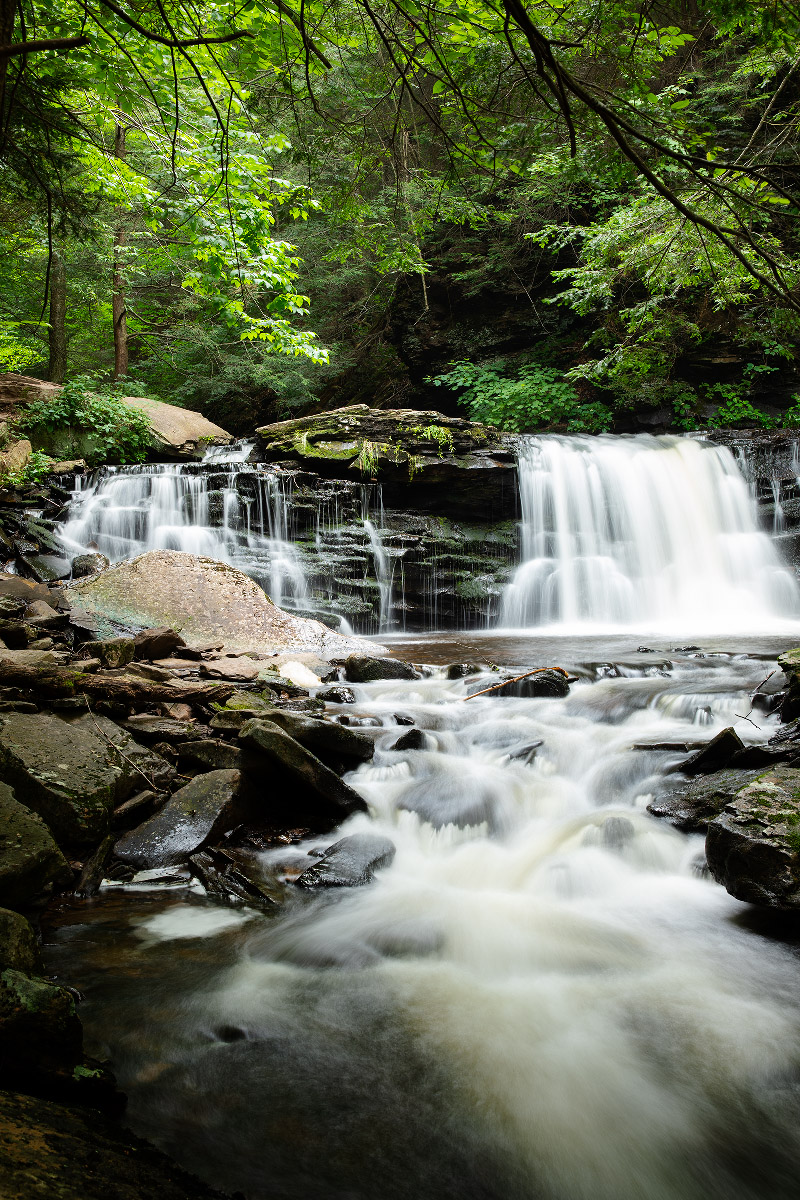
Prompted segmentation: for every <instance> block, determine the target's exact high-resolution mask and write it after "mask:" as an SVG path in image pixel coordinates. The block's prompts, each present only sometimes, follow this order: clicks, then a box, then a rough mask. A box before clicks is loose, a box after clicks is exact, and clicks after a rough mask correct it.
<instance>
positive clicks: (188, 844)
mask: <svg viewBox="0 0 800 1200" xmlns="http://www.w3.org/2000/svg"><path fill="white" fill-rule="evenodd" d="M241 786H242V776H241V773H240V772H239V771H231V770H223V771H209V772H207V773H206V774H204V775H198V776H197V777H196V778H195V779H193V780H191V782H190V783H187V784H186V786H185V787H182V788H180V790H179V791H177V792H175V793H174V795H173V796H171V797H170V799H169V800H168V801H167V803H166V804H165V805H164V806H163V808H160V809H159V810H158V812H157V813H155V814H154V816H152V817H151V818H150V819H149V820H148V821H145V823H144V824H143V825H140V826H139V827H138V828H137V829H134V830H132V831H131V832H130V833H127V834H125V836H124V837H122V838H120V840H119V841H118V842H117V844H116V846H115V847H114V853H115V854H116V856H117V858H119V859H121V860H122V861H123V862H127V863H132V864H133V865H134V866H136V867H139V868H140V869H144V870H149V869H151V868H153V867H165V866H172V865H173V864H175V863H181V862H185V861H186V859H187V858H188V857H189V855H191V854H194V853H195V852H196V851H197V850H201V849H202V848H203V846H205V845H206V843H207V842H209V841H210V840H211V839H212V838H214V837H218V836H219V835H220V834H223V833H225V832H227V830H229V829H232V828H233V827H234V825H236V824H237V823H238V820H239V817H240V792H241Z"/></svg>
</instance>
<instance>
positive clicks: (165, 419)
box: [122, 396, 233, 459]
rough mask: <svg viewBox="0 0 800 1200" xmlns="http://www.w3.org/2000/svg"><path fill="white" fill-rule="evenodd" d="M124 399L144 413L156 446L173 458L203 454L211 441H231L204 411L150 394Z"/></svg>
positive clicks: (227, 434)
mask: <svg viewBox="0 0 800 1200" xmlns="http://www.w3.org/2000/svg"><path fill="white" fill-rule="evenodd" d="M122 400H123V403H125V404H127V405H128V406H129V407H130V408H136V409H138V410H139V412H141V413H144V415H145V416H146V417H147V420H148V422H149V424H150V433H151V436H152V439H153V445H154V447H155V448H156V449H157V450H158V451H159V452H160V453H161V454H162V455H165V456H167V457H169V458H179V459H193V458H194V459H197V458H202V457H203V455H204V453H205V452H206V450H207V449H208V447H209V446H211V445H227V444H228V443H229V442H232V441H233V438H232V437H231V435H230V434H229V433H228V432H226V430H224V429H222V428H221V427H220V426H219V425H215V424H214V422H213V421H209V420H208V418H207V417H204V416H203V415H202V413H199V412H194V411H193V410H192V409H190V408H179V407H178V406H177V405H176V404H165V403H164V402H163V401H162V400H151V399H149V397H146V396H123V397H122Z"/></svg>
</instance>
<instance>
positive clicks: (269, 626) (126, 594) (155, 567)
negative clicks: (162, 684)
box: [69, 550, 374, 658]
mask: <svg viewBox="0 0 800 1200" xmlns="http://www.w3.org/2000/svg"><path fill="white" fill-rule="evenodd" d="M69 597H70V600H71V602H74V603H76V604H78V605H79V606H81V607H83V608H84V609H86V610H88V611H89V612H91V613H96V614H98V615H100V616H103V617H105V618H107V619H110V620H112V621H115V622H117V623H119V624H121V625H127V626H129V627H130V626H146V627H152V626H156V625H161V626H166V625H169V626H170V627H175V628H179V629H180V630H181V632H182V634H183V636H184V638H185V639H186V641H187V642H188V643H189V645H190V646H192V645H195V646H197V645H204V644H207V643H208V642H212V641H216V640H220V641H223V642H224V644H225V645H226V647H227V648H228V649H229V650H253V651H257V652H259V653H267V654H274V653H277V652H280V651H283V650H286V649H297V650H308V651H313V652H314V653H315V654H320V655H322V657H324V658H332V657H342V656H345V655H347V654H351V653H353V652H356V651H360V650H363V649H364V647H365V646H366V645H367V643H365V642H362V641H360V640H359V639H357V638H346V637H342V636H340V635H339V634H336V633H333V632H332V631H331V630H330V629H328V628H327V627H326V626H325V625H322V624H320V622H318V621H309V620H306V619H305V618H302V617H294V616H292V615H291V614H289V613H285V612H283V610H282V609H280V608H278V607H277V606H276V605H274V604H273V603H272V601H271V600H270V599H269V597H268V596H267V595H266V594H265V593H264V591H263V590H262V589H261V588H260V587H259V586H258V584H257V583H256V582H255V581H254V580H252V579H250V578H249V576H247V575H245V574H244V573H243V572H242V571H237V570H236V569H235V568H234V567H230V566H228V565H227V564H226V563H222V562H217V561H216V560H214V559H211V558H201V557H200V556H198V555H196V554H185V553H183V552H182V551H180V550H150V551H148V552H147V553H146V554H140V555H139V557H138V558H134V559H132V560H131V561H130V562H123V563H118V564H117V565H116V566H114V567H111V568H110V569H109V570H108V571H104V572H103V574H102V575H98V576H95V577H93V578H91V579H88V580H86V581H81V580H79V581H77V582H76V583H73V584H72V585H71V587H70V588H69ZM370 649H371V650H372V651H373V653H374V648H373V647H372V645H371V644H370ZM142 657H144V655H142ZM154 657H157V658H165V657H167V654H166V653H160V654H158V655H154Z"/></svg>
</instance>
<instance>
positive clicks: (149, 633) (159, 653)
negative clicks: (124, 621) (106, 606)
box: [133, 625, 186, 662]
mask: <svg viewBox="0 0 800 1200" xmlns="http://www.w3.org/2000/svg"><path fill="white" fill-rule="evenodd" d="M185 645H186V642H185V641H184V640H183V638H182V637H181V635H180V634H179V633H178V631H177V630H176V629H173V628H172V627H171V626H170V625H161V626H159V627H158V628H157V629H143V630H142V631H141V633H137V634H136V637H135V638H134V639H133V646H134V658H137V659H142V658H144V659H148V660H149V661H150V662H153V661H155V660H156V659H159V658H169V657H170V656H171V655H172V654H174V652H175V651H176V650H177V649H178V647H179V646H185Z"/></svg>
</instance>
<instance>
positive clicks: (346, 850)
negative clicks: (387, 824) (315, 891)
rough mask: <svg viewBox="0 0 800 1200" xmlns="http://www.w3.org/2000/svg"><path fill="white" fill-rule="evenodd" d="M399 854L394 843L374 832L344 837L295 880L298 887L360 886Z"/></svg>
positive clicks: (369, 881) (369, 880) (371, 878)
mask: <svg viewBox="0 0 800 1200" xmlns="http://www.w3.org/2000/svg"><path fill="white" fill-rule="evenodd" d="M395 853H396V849H395V845H394V842H392V841H391V840H390V839H389V838H387V837H381V836H380V835H378V834H373V833H354V834H351V835H350V837H346V838H342V840H341V841H339V842H336V843H335V844H334V845H333V846H331V847H330V848H329V849H328V850H326V851H325V853H324V854H323V856H322V857H321V858H318V859H317V861H316V862H315V863H314V865H313V866H311V867H308V868H307V869H306V870H305V871H303V873H302V875H300V876H298V878H297V879H296V880H295V882H296V883H297V885H298V887H302V888H316V887H361V886H362V885H363V884H366V883H371V882H372V880H373V878H374V876H375V872H376V871H377V870H378V869H379V868H380V867H388V866H389V865H390V864H391V863H392V861H393V860H394V856H395Z"/></svg>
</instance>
